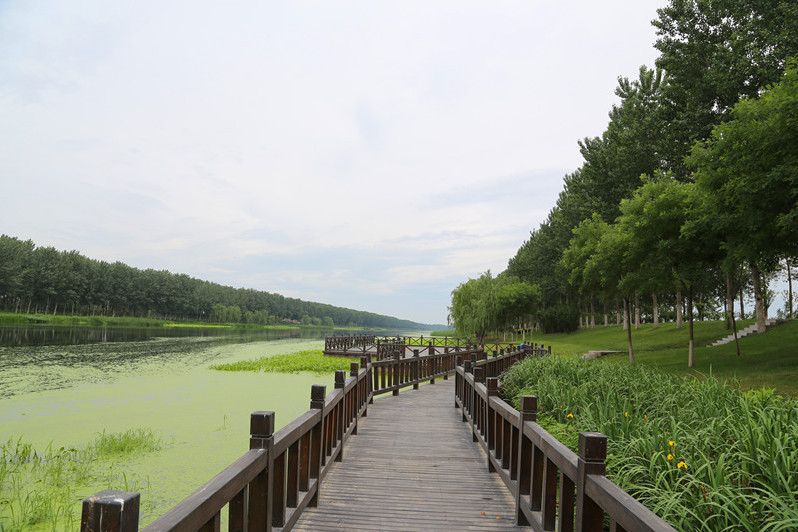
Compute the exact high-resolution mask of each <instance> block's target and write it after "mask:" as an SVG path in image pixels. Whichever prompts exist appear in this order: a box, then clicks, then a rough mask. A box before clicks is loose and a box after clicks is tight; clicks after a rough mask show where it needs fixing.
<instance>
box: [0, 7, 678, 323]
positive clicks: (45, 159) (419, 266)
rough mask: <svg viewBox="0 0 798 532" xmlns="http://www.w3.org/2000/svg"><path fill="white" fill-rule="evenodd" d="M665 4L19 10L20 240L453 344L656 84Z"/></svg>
mask: <svg viewBox="0 0 798 532" xmlns="http://www.w3.org/2000/svg"><path fill="white" fill-rule="evenodd" d="M662 4H664V0H663V1H654V0H651V1H646V2H634V3H629V2H622V1H620V0H614V1H608V2H601V3H595V2H594V3H587V2H575V1H564V2H557V3H541V2H520V1H518V2H516V1H506V2H503V1H500V2H492V3H489V4H486V3H482V2H453V1H451V2H449V1H446V2H432V3H430V2H415V1H410V2H401V3H374V2H358V1H353V2H347V3H335V5H332V4H329V3H325V2H318V1H314V2H310V1H304V2H292V3H278V2H233V3H227V4H225V5H223V6H222V5H221V4H215V3H212V2H205V1H200V2H188V1H177V2H168V3H165V4H164V3H161V4H154V3H146V2H145V3H142V2H137V3H131V4H109V3H107V2H99V1H97V0H76V1H74V2H69V4H68V5H67V4H63V3H58V2H54V1H45V2H36V3H31V2H23V1H19V0H16V1H10V2H5V3H4V4H3V5H2V6H0V120H2V123H3V125H4V127H3V128H2V130H0V180H1V181H0V185H2V191H3V194H4V196H6V197H8V198H12V199H13V201H6V202H4V209H3V210H2V212H0V227H2V231H3V232H6V233H8V234H12V235H14V236H19V237H22V238H32V239H33V240H34V241H35V242H37V243H39V244H42V245H53V246H55V247H57V248H59V249H73V248H74V249H78V250H80V251H81V252H83V253H84V254H87V255H89V256H92V257H96V258H99V259H105V260H122V261H125V262H128V263H130V264H132V265H135V266H139V267H154V268H159V269H161V268H165V269H169V270H171V271H180V272H185V273H188V274H190V275H194V276H197V277H202V278H208V279H210V280H214V281H219V282H225V283H229V284H232V285H235V286H252V287H254V288H259V289H265V290H270V291H279V292H281V293H284V294H286V295H289V294H290V295H294V296H296V297H302V298H305V299H316V296H318V299H319V300H321V301H324V302H328V303H332V304H340V305H345V306H359V307H360V308H364V309H366V310H373V311H378V312H383V313H388V314H397V315H402V316H403V317H407V318H411V319H417V320H420V321H438V322H441V321H444V320H445V317H446V304H447V303H448V296H449V292H450V291H451V289H452V288H454V287H455V286H456V285H457V284H458V283H459V282H461V281H462V280H465V279H466V278H467V277H468V276H473V275H478V274H479V272H482V271H485V270H487V269H489V268H490V269H491V270H493V271H494V272H498V271H500V270H501V269H503V268H504V266H505V265H506V263H507V259H508V258H509V257H510V256H512V255H513V254H514V252H515V250H516V249H517V248H518V246H519V245H520V244H521V243H522V241H523V240H524V239H525V238H527V237H528V231H529V230H530V229H532V228H534V227H536V226H537V224H539V223H540V221H541V220H542V219H544V218H545V216H546V214H547V213H548V211H549V209H550V208H551V207H552V205H553V203H554V201H555V199H556V196H557V193H558V192H559V190H560V188H561V186H562V185H561V179H562V176H563V175H564V173H565V172H566V171H571V170H573V169H575V168H576V167H578V165H579V164H580V159H579V153H578V147H577V144H576V142H577V140H578V139H580V138H582V137H584V136H593V135H597V134H599V133H600V132H601V130H602V129H603V128H604V126H605V125H606V122H607V112H608V111H609V108H610V105H611V104H612V102H613V101H614V100H615V97H614V95H613V89H614V87H615V84H616V77H617V76H618V75H627V76H634V75H635V74H636V71H637V69H638V67H639V65H640V64H642V63H646V64H649V65H650V64H652V62H653V59H654V57H655V53H654V50H653V48H652V47H651V44H652V43H653V41H654V31H653V29H652V28H651V26H650V25H649V21H650V20H651V19H653V18H655V16H656V13H655V9H656V8H657V7H660V6H661V5H662ZM34 213H35V215H34ZM303 257H308V258H310V259H312V260H310V262H306V263H300V260H299V259H301V258H303ZM370 294H372V295H373V297H370ZM418 301H424V305H425V306H424V307H423V308H419V307H418V305H417V302H418Z"/></svg>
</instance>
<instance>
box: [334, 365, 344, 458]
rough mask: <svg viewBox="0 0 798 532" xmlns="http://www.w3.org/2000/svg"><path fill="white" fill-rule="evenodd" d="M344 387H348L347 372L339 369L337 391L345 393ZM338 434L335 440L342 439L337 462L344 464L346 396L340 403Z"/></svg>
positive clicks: (336, 378)
mask: <svg viewBox="0 0 798 532" xmlns="http://www.w3.org/2000/svg"><path fill="white" fill-rule="evenodd" d="M344 386H346V371H344V370H342V369H339V370H338V371H336V372H335V389H336V390H341V393H342V394H343V393H344ZM337 408H338V419H337V420H336V421H337V425H338V433H337V434H335V435H334V437H335V438H340V439H341V443H340V446H341V448H340V450H339V451H338V454H337V455H335V461H336V462H342V461H343V459H344V436H345V435H346V394H343V395H342V396H341V401H340V402H339V403H338V407H337Z"/></svg>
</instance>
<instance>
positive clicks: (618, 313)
mask: <svg viewBox="0 0 798 532" xmlns="http://www.w3.org/2000/svg"><path fill="white" fill-rule="evenodd" d="M616 305H617V301H616ZM620 324H621V307H617V306H616V307H615V325H620Z"/></svg>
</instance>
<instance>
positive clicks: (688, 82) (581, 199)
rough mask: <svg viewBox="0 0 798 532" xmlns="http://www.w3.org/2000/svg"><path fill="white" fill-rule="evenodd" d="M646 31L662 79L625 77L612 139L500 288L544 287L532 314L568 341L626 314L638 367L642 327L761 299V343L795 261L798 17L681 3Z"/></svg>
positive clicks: (647, 74)
mask: <svg viewBox="0 0 798 532" xmlns="http://www.w3.org/2000/svg"><path fill="white" fill-rule="evenodd" d="M652 24H653V25H654V26H655V28H656V32H657V40H656V42H655V44H654V46H655V48H656V49H657V50H658V51H659V53H660V55H659V57H658V58H657V59H656V62H655V65H654V67H653V68H649V67H647V66H642V67H640V70H639V74H638V77H637V79H631V80H630V79H628V78H625V77H619V78H618V86H617V88H616V89H615V94H616V95H617V96H618V97H619V99H620V102H619V103H618V104H616V105H614V106H613V107H612V109H611V110H610V112H609V123H608V125H607V128H606V130H605V131H604V132H603V133H602V134H601V135H600V136H598V137H593V138H585V139H583V140H582V141H580V142H579V147H580V153H581V155H582V158H583V163H582V165H581V167H580V168H578V169H577V170H575V171H574V172H573V173H570V174H568V175H566V176H565V177H564V187H563V190H562V192H561V193H560V195H559V197H558V199H557V202H556V204H555V206H554V207H553V208H552V210H551V211H550V212H549V214H548V217H547V218H546V220H545V221H544V222H543V223H542V224H541V225H540V226H539V227H538V228H537V229H535V230H533V231H532V232H531V233H530V238H529V239H528V240H526V241H525V242H524V243H523V245H522V246H521V247H520V249H519V250H518V251H517V253H516V255H515V256H514V257H512V258H511V259H510V260H509V263H508V267H507V269H506V270H505V271H504V272H502V273H501V274H500V275H499V276H497V279H499V278H502V277H507V278H511V279H515V280H517V281H518V282H525V283H527V284H529V285H536V286H538V287H539V289H540V300H539V301H538V302H536V305H534V306H532V305H530V306H529V307H528V309H527V314H528V315H530V316H533V315H535V316H540V315H544V314H546V313H547V312H548V313H556V314H558V315H559V316H560V318H561V319H560V320H556V323H558V324H559V325H561V326H565V328H572V329H575V328H576V327H578V326H595V322H596V314H597V313H598V314H599V316H601V314H602V313H603V315H604V320H603V321H604V324H605V325H606V324H608V323H609V321H610V320H609V317H608V315H609V314H612V313H616V312H617V314H616V316H617V318H616V319H615V320H614V321H615V322H616V323H619V322H621V321H622V322H623V323H624V324H628V325H629V326H628V327H627V329H628V330H629V331H630V333H629V355H630V360H632V361H633V360H634V355H633V349H632V343H631V324H632V322H633V321H634V323H635V324H636V325H637V326H639V323H640V320H641V314H642V315H643V319H647V320H649V321H650V322H653V323H654V326H657V324H658V322H659V321H661V320H662V319H667V320H674V321H677V323H678V324H679V326H681V321H682V319H683V314H684V313H686V318H687V320H689V321H690V323H691V325H692V319H693V316H694V314H695V313H696V311H697V313H698V315H699V316H706V315H710V314H713V313H714V312H715V309H718V308H722V309H723V310H722V314H721V315H724V316H725V317H726V318H727V320H728V323H729V326H730V327H734V315H735V310H734V303H735V298H736V296H738V295H739V296H740V305H741V308H740V314H744V310H743V308H742V305H743V297H742V294H743V293H745V292H748V290H753V292H754V300H755V314H756V318H757V324H758V327H759V329H760V331H761V330H764V328H765V319H766V308H767V302H766V299H767V298H768V296H769V295H770V294H768V291H767V279H769V278H772V276H774V275H775V274H776V273H777V272H778V271H779V270H780V269H781V268H784V267H786V268H787V269H788V271H789V270H790V267H791V265H792V262H791V261H793V260H794V259H795V257H796V254H797V253H796V252H797V251H798V250H797V249H796V246H797V245H798V208H797V207H796V206H797V205H798V150H796V146H798V64H796V60H795V59H794V58H795V56H796V54H798V4H796V3H795V2H794V1H783V0H764V1H752V0H725V1H722V2H703V1H699V0H671V1H670V2H669V3H668V5H667V6H666V7H663V8H661V9H658V10H657V18H656V19H655V20H654V21H652ZM791 58H792V59H791ZM472 281H473V280H472ZM472 281H469V283H470V282H472ZM467 284H468V283H464V284H462V285H460V286H459V287H458V288H457V289H455V291H454V292H453V297H452V308H451V317H452V319H453V321H454V324H455V325H456V326H457V327H458V329H460V328H461V327H462V329H469V328H470V326H469V325H468V322H467V321H465V322H463V321H462V318H461V321H458V315H459V312H458V310H457V307H458V306H459V305H460V306H461V305H462V304H461V303H460V302H458V298H457V297H456V296H459V295H461V293H462V290H463V288H464V287H465V285H467ZM791 293H792V290H790V305H789V306H790V310H791V309H792V302H791ZM498 311H499V312H500V310H498ZM555 311H556V312H555ZM600 321H601V319H600V318H599V322H600ZM569 324H570V325H569ZM691 329H692V327H691ZM470 332H472V331H470ZM691 337H692V335H691ZM688 364H689V365H692V341H691V342H690V349H689V361H688Z"/></svg>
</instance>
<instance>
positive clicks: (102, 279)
mask: <svg viewBox="0 0 798 532" xmlns="http://www.w3.org/2000/svg"><path fill="white" fill-rule="evenodd" d="M0 310H4V311H10V312H24V313H45V314H48V313H52V314H56V313H59V312H60V313H61V314H77V315H104V316H133V317H152V318H163V319H172V320H196V321H211V322H222V323H254V324H261V325H266V324H278V323H283V321H284V320H286V319H287V320H295V321H297V322H300V323H302V324H307V325H326V326H333V324H335V325H339V326H350V327H379V328H386V329H418V328H420V327H423V326H422V325H421V324H418V323H415V322H412V321H409V320H401V319H398V318H394V317H391V316H383V315H380V314H374V313H371V312H365V311H359V310H352V309H347V308H342V307H336V306H333V305H328V304H324V303H314V302H310V301H302V300H301V299H295V298H290V297H284V296H282V295H280V294H275V293H270V292H263V291H258V290H253V289H246V288H233V287H230V286H223V285H220V284H216V283H212V282H209V281H203V280H200V279H195V278H193V277H189V276H188V275H185V274H174V273H170V272H168V271H166V270H153V269H146V270H140V269H137V268H133V267H131V266H128V265H126V264H123V263H122V262H113V263H109V262H105V261H100V260H94V259H89V258H87V257H84V256H83V255H81V254H80V253H78V252H77V251H58V250H56V249H55V248H53V247H42V246H36V245H35V244H34V243H33V242H32V241H31V240H21V239H19V238H15V237H11V236H7V235H0Z"/></svg>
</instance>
